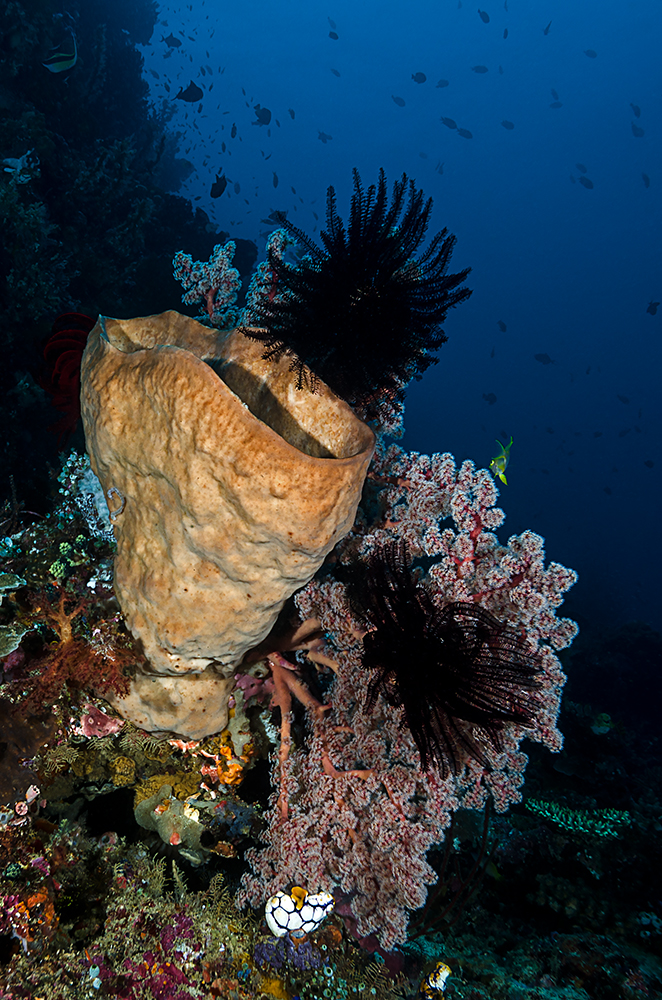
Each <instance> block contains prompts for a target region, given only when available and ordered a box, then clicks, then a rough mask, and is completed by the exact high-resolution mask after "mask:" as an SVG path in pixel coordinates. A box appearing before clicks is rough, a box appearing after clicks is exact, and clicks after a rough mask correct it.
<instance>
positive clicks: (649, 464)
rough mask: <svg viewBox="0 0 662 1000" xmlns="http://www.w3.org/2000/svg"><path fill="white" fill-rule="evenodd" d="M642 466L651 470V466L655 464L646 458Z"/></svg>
mask: <svg viewBox="0 0 662 1000" xmlns="http://www.w3.org/2000/svg"><path fill="white" fill-rule="evenodd" d="M644 465H645V466H646V468H647V469H652V468H653V466H654V465H655V462H654V461H653V460H652V459H651V458H647V459H646V461H645V462H644Z"/></svg>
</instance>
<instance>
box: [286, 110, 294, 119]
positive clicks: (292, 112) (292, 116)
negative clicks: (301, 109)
mask: <svg viewBox="0 0 662 1000" xmlns="http://www.w3.org/2000/svg"><path fill="white" fill-rule="evenodd" d="M287 111H288V114H289V116H290V118H294V109H293V108H288V109H287Z"/></svg>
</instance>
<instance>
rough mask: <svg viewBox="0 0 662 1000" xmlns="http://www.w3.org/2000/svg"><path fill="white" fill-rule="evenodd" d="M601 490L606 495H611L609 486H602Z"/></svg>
mask: <svg viewBox="0 0 662 1000" xmlns="http://www.w3.org/2000/svg"><path fill="white" fill-rule="evenodd" d="M603 490H604V492H605V493H606V494H607V496H608V497H610V496H611V493H612V491H611V487H610V486H603Z"/></svg>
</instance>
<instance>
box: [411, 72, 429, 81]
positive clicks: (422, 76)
mask: <svg viewBox="0 0 662 1000" xmlns="http://www.w3.org/2000/svg"><path fill="white" fill-rule="evenodd" d="M411 78H412V80H413V81H414V83H425V81H426V80H427V76H426V75H425V73H412V75H411Z"/></svg>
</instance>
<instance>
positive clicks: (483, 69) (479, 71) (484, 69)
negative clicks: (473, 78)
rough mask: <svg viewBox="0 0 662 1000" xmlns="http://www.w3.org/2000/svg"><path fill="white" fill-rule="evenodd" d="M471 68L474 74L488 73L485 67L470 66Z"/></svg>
mask: <svg viewBox="0 0 662 1000" xmlns="http://www.w3.org/2000/svg"><path fill="white" fill-rule="evenodd" d="M471 68H472V70H473V71H474V73H487V72H488V69H487V66H472V67H471Z"/></svg>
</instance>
